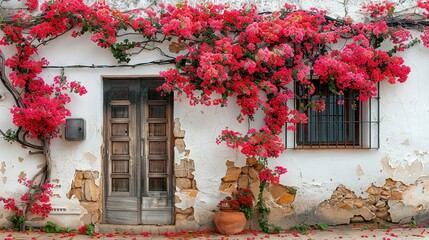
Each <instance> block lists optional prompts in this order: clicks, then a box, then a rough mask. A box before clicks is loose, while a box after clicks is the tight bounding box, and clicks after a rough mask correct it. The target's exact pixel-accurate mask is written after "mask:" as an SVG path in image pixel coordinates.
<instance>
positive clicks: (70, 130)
mask: <svg viewBox="0 0 429 240" xmlns="http://www.w3.org/2000/svg"><path fill="white" fill-rule="evenodd" d="M85 132H86V130H85V119H83V118H67V119H66V132H65V139H66V140H67V141H82V140H85V135H86V134H85Z"/></svg>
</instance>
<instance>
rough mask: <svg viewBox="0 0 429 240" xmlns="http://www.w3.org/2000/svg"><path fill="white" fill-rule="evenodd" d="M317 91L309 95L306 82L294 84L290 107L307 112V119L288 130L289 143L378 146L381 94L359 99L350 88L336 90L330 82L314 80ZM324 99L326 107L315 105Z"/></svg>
mask: <svg viewBox="0 0 429 240" xmlns="http://www.w3.org/2000/svg"><path fill="white" fill-rule="evenodd" d="M313 84H314V87H315V94H313V95H311V96H309V97H307V96H306V93H307V92H308V90H307V89H305V87H304V86H302V85H300V84H295V87H294V89H295V98H294V99H292V100H291V101H293V102H291V103H289V107H293V108H295V109H299V111H300V112H301V113H305V114H306V115H307V118H308V121H307V123H298V124H295V131H294V132H291V131H288V132H287V134H286V146H287V148H293V149H308V148H316V149H318V148H353V149H356V148H361V149H372V148H378V147H379V115H380V113H379V96H378V91H377V96H375V97H373V98H370V99H369V100H368V101H367V102H360V101H356V100H355V98H356V96H355V95H354V94H353V93H352V92H351V91H345V92H343V94H341V95H340V94H335V93H332V92H331V91H329V87H328V86H327V84H323V85H321V84H319V81H318V80H313ZM315 102H319V103H320V102H323V103H324V105H325V110H323V111H319V110H320V109H318V108H316V107H314V104H312V103H315Z"/></svg>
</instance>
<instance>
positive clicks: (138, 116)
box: [102, 76, 175, 225]
mask: <svg viewBox="0 0 429 240" xmlns="http://www.w3.org/2000/svg"><path fill="white" fill-rule="evenodd" d="M162 80H163V79H162V78H160V77H128V76H124V77H117V76H115V77H112V76H102V92H103V148H102V156H103V157H102V159H103V161H102V170H103V173H102V176H103V177H102V187H103V190H102V194H103V198H102V199H103V200H102V207H103V208H102V209H103V211H102V223H106V209H107V206H106V205H107V204H106V203H107V201H106V200H107V196H108V195H109V188H110V187H111V185H109V181H108V179H107V178H108V177H109V173H110V172H109V164H108V162H109V153H108V152H107V151H108V148H109V144H110V143H109V141H110V139H109V136H108V135H109V134H110V133H109V130H108V127H107V125H108V122H106V121H108V109H107V108H108V103H107V101H108V100H109V99H108V96H107V95H108V91H107V90H106V89H107V87H108V86H112V85H114V84H115V82H119V81H124V82H126V81H127V82H129V81H138V82H139V84H138V85H139V89H138V91H136V99H135V103H134V104H135V105H136V107H135V121H136V123H135V129H134V130H135V131H136V133H135V137H136V139H135V142H136V144H135V146H133V147H134V148H135V152H136V165H135V168H136V173H135V178H136V181H135V183H134V184H135V185H136V186H135V187H136V191H135V195H136V197H137V220H138V223H137V224H136V225H141V224H143V223H142V221H143V220H142V209H143V203H142V196H143V193H144V191H145V190H146V189H145V188H146V187H144V186H142V178H143V175H144V174H145V173H144V172H143V169H146V168H147V167H148V166H146V162H147V161H148V159H142V158H144V156H143V154H145V153H144V152H143V149H144V148H143V147H142V139H143V129H144V126H142V124H139V123H142V120H143V119H142V118H143V114H146V113H145V112H144V111H145V109H144V108H145V104H143V101H144V99H143V95H142V94H143V87H147V86H153V85H154V84H156V83H157V82H158V83H159V82H160V81H162ZM146 100H147V99H146ZM169 101H170V102H169V104H167V107H168V108H170V109H168V110H167V112H170V113H167V131H168V132H167V135H168V134H170V137H169V141H167V151H168V155H169V156H170V159H169V160H168V161H167V170H166V171H167V175H168V176H170V177H169V178H168V179H169V180H168V182H167V196H168V198H171V199H170V200H171V201H172V205H171V208H172V211H171V222H172V223H173V224H174V219H175V218H174V182H175V179H174V172H173V165H174V149H173V148H174V134H173V127H174V125H173V117H174V112H173V111H174V110H173V109H174V105H173V101H172V99H169ZM145 124H146V122H145ZM145 131H146V130H145ZM147 131H148V130H147ZM143 144H147V142H146V141H145V142H144V143H143ZM130 148H131V146H130ZM145 155H147V154H145ZM139 169H140V170H139ZM146 171H147V170H146ZM146 177H147V176H146ZM110 184H111V183H110ZM130 188H131V186H130Z"/></svg>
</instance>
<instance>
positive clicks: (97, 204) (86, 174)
mask: <svg viewBox="0 0 429 240" xmlns="http://www.w3.org/2000/svg"><path fill="white" fill-rule="evenodd" d="M98 178H99V173H98V171H81V170H76V173H75V179H74V180H73V182H72V184H71V189H70V191H69V192H68V193H67V197H68V198H69V199H70V198H71V197H72V196H73V195H75V196H76V198H77V199H79V201H80V204H81V206H83V207H84V208H86V210H87V211H88V213H87V214H85V215H84V216H83V217H82V221H83V222H84V223H85V224H88V223H92V224H97V223H100V221H101V192H100V187H99V186H97V184H95V180H97V179H98Z"/></svg>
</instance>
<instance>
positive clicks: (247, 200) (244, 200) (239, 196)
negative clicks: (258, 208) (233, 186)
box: [219, 188, 253, 219]
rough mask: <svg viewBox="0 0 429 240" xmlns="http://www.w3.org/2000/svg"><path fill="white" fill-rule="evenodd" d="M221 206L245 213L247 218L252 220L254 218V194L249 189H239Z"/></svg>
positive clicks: (221, 202) (224, 200) (220, 203)
mask: <svg viewBox="0 0 429 240" xmlns="http://www.w3.org/2000/svg"><path fill="white" fill-rule="evenodd" d="M219 206H228V207H230V208H232V209H234V210H238V211H240V212H243V213H244V214H245V215H246V218H247V219H250V218H252V216H253V193H252V191H251V190H250V189H248V188H237V190H236V191H234V192H233V193H232V195H231V196H228V197H226V198H224V199H222V200H221V201H220V202H219Z"/></svg>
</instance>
